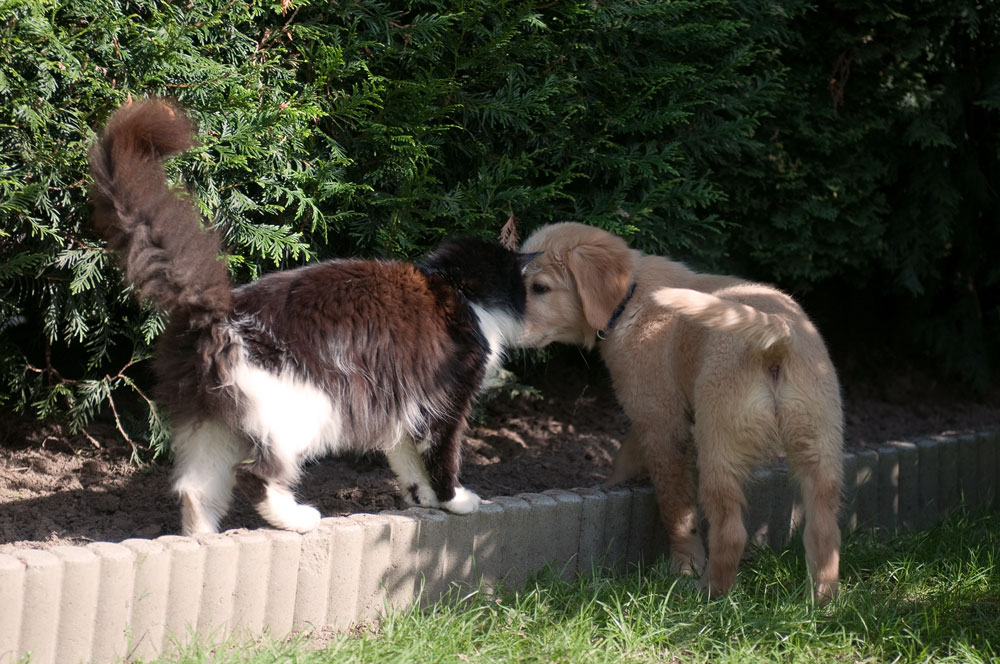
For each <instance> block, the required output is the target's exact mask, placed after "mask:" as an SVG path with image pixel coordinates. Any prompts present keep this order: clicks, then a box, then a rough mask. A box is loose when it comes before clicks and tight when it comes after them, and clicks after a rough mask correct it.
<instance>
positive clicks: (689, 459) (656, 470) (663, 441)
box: [623, 423, 705, 576]
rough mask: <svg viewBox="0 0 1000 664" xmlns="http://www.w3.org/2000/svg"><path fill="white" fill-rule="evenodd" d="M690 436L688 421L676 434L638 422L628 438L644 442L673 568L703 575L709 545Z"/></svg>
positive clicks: (673, 569)
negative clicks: (705, 539)
mask: <svg viewBox="0 0 1000 664" xmlns="http://www.w3.org/2000/svg"><path fill="white" fill-rule="evenodd" d="M688 435H689V434H688V427H687V424H686V423H685V424H684V426H683V427H680V428H678V430H676V431H674V432H673V435H671V433H670V429H669V428H667V427H665V426H648V425H647V426H642V425H638V424H636V425H634V426H633V429H632V431H630V432H629V435H628V436H626V441H627V440H628V439H629V438H631V437H634V438H635V439H636V440H638V441H639V442H640V445H641V448H642V449H641V454H642V457H643V458H644V459H645V460H646V464H647V465H648V469H649V477H650V480H651V481H652V483H653V488H654V489H655V490H656V501H657V505H658V506H659V508H660V519H661V520H662V521H663V525H664V526H665V527H666V528H667V537H668V539H669V542H670V569H671V571H673V572H674V573H677V574H687V575H689V576H700V575H701V573H702V570H703V569H704V568H705V545H704V543H703V542H702V539H701V527H700V519H699V517H698V505H697V496H696V485H695V467H694V466H695V464H694V446H693V445H692V444H691V442H690V440H688ZM623 445H624V443H623Z"/></svg>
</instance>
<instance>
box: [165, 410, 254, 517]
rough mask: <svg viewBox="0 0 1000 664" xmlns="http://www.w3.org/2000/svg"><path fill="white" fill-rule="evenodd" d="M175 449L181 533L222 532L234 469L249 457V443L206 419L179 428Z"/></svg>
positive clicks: (233, 478) (175, 476) (217, 423)
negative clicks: (222, 522) (222, 520)
mask: <svg viewBox="0 0 1000 664" xmlns="http://www.w3.org/2000/svg"><path fill="white" fill-rule="evenodd" d="M172 447H173V450H174V491H175V492H176V493H177V494H178V496H179V497H180V500H181V532H183V533H184V534H185V535H199V534H203V533H215V532H218V530H219V521H220V520H221V519H222V517H223V516H225V514H226V512H227V511H228V510H229V504H230V502H231V501H232V494H233V483H234V481H235V475H234V473H235V469H234V467H235V465H236V464H237V463H239V462H240V461H241V459H242V457H243V456H244V455H245V454H246V446H245V444H244V443H243V442H242V441H241V440H240V439H239V438H238V437H237V436H235V435H234V434H233V432H232V431H230V430H229V429H228V428H227V427H225V426H223V425H222V424H221V423H219V422H216V421H214V420H204V421H196V422H190V423H187V424H184V425H182V426H179V427H177V428H176V430H175V431H174V438H173V443H172Z"/></svg>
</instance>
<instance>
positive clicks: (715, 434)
mask: <svg viewBox="0 0 1000 664" xmlns="http://www.w3.org/2000/svg"><path fill="white" fill-rule="evenodd" d="M732 434H733V432H732V431H730V430H729V429H728V428H727V427H726V426H725V425H721V424H720V423H717V422H713V421H712V420H711V418H703V420H700V421H698V422H696V423H695V434H694V435H695V440H696V441H697V445H698V497H699V502H700V504H701V507H702V509H704V511H705V517H706V518H707V519H708V565H707V566H706V568H705V574H704V575H703V576H702V578H701V582H700V586H701V588H702V590H704V591H705V592H707V593H708V595H709V596H710V597H719V596H721V595H725V594H726V593H727V592H729V589H730V588H731V587H732V585H733V583H735V582H736V571H737V568H738V567H739V563H740V559H741V558H742V556H743V551H744V548H745V547H746V543H747V530H746V526H745V525H744V523H743V510H744V507H745V506H746V497H745V495H744V493H743V480H744V479H745V477H746V474H747V472H748V470H749V467H748V466H749V459H748V458H745V457H743V456H742V455H739V454H737V453H735V452H736V450H737V449H739V448H740V445H739V444H738V443H737V441H736V440H735V438H734V436H733V435H732Z"/></svg>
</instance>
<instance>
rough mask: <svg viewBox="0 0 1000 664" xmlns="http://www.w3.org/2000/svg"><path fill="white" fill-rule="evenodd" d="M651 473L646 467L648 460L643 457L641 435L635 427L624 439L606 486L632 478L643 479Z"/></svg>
mask: <svg viewBox="0 0 1000 664" xmlns="http://www.w3.org/2000/svg"><path fill="white" fill-rule="evenodd" d="M648 475H649V471H648V470H647V469H646V460H645V459H643V458H642V447H641V445H640V444H639V435H638V434H637V433H636V432H635V429H634V428H633V429H629V430H628V433H627V434H625V437H624V438H623V439H622V445H621V447H619V448H618V453H617V454H615V460H614V464H613V465H612V467H611V475H610V476H609V477H608V479H606V480H605V481H604V486H606V487H609V486H614V485H616V484H620V483H621V482H627V481H629V480H631V479H641V478H643V477H646V476H648Z"/></svg>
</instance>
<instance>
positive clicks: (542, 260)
mask: <svg viewBox="0 0 1000 664" xmlns="http://www.w3.org/2000/svg"><path fill="white" fill-rule="evenodd" d="M521 251H522V252H524V253H534V252H542V254H541V255H540V256H538V257H537V258H535V259H534V260H533V261H532V262H531V264H530V265H529V266H528V268H527V270H526V274H525V285H526V286H527V290H528V300H527V309H526V318H525V329H524V334H523V336H522V337H521V340H520V344H521V345H522V346H529V347H542V346H546V345H548V344H550V343H552V342H554V341H559V342H563V343H571V344H579V345H583V346H586V347H588V348H590V347H592V346H593V345H594V343H595V341H596V338H597V332H598V330H602V329H604V328H605V327H606V326H607V324H608V321H609V320H610V318H611V314H612V313H613V312H614V310H615V308H616V307H617V306H618V304H619V303H620V302H621V301H622V299H623V298H624V297H625V294H626V293H627V292H628V288H629V284H630V283H631V281H632V271H633V269H634V264H635V256H636V252H634V251H632V250H630V249H629V248H628V245H627V244H626V243H625V241H624V240H622V239H621V238H620V237H618V236H617V235H614V234H612V233H609V232H607V231H605V230H602V229H600V228H595V227H593V226H587V225H585V224H578V223H574V222H563V223H558V224H551V225H548V226H543V227H541V228H539V229H538V230H537V231H535V232H534V233H532V234H531V235H530V236H529V237H528V239H527V240H525V241H524V245H523V246H522V247H521Z"/></svg>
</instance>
